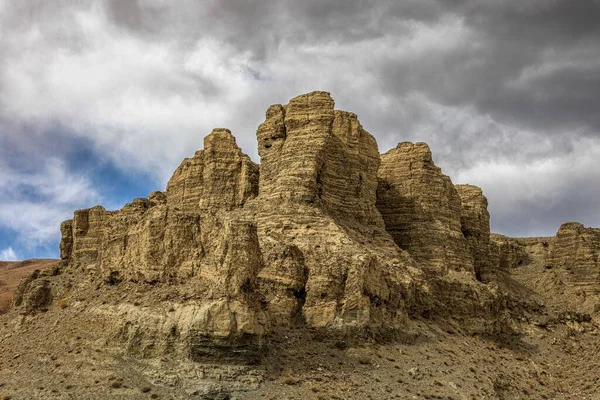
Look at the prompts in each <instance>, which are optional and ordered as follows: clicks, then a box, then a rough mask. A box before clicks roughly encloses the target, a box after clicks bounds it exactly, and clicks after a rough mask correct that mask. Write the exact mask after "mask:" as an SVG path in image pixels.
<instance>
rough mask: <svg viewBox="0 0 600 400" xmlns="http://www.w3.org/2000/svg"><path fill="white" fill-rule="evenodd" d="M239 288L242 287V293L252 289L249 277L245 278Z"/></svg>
mask: <svg viewBox="0 0 600 400" xmlns="http://www.w3.org/2000/svg"><path fill="white" fill-rule="evenodd" d="M240 289H242V293H250V292H251V291H252V283H250V279H246V280H245V281H244V283H242V286H240Z"/></svg>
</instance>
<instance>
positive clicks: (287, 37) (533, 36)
mask: <svg viewBox="0 0 600 400" xmlns="http://www.w3.org/2000/svg"><path fill="white" fill-rule="evenodd" d="M598 21H600V2H599V1H596V0H590V1H585V0H584V1H566V0H562V1H559V0H529V1H521V0H504V1H497V0H479V1H475V0H464V1H463V0H404V1H396V0H380V1H371V2H366V1H361V0H334V1H322V0H307V1H293V0H285V1H276V2H273V1H267V0H209V1H202V2H198V1H192V0H185V1H178V2H176V3H173V2H170V1H159V0H154V1H135V0H106V1H99V2H80V1H65V0H59V1H55V2H52V3H50V2H45V1H33V0H30V1H19V2H9V1H6V0H0V129H1V130H2V135H3V136H1V137H0V146H1V148H0V156H1V159H0V161H1V162H0V167H1V168H2V179H1V180H0V189H1V190H4V192H0V195H1V196H2V198H0V203H1V204H0V209H4V210H11V211H10V212H8V211H5V212H4V213H3V214H0V226H4V227H6V229H13V228H15V227H18V225H19V224H20V223H25V222H23V221H17V220H14V218H13V217H12V214H10V213H13V214H14V213H17V214H18V212H16V211H15V210H16V207H17V205H18V204H19V195H18V193H17V194H15V192H14V191H11V192H10V194H9V192H8V191H7V190H8V189H7V188H9V187H10V185H9V184H8V183H11V184H15V185H17V186H19V185H18V184H16V182H18V180H19V179H22V180H30V181H32V182H44V180H46V181H47V182H55V181H56V182H58V181H60V180H66V181H67V182H71V183H72V186H73V188H75V190H73V191H71V197H68V196H67V197H66V198H65V197H64V196H63V197H61V196H60V194H59V193H58V191H56V190H55V191H52V190H51V187H52V185H51V184H47V185H43V190H45V191H46V196H47V204H48V207H47V208H43V207H41V206H40V205H39V204H37V205H36V207H37V208H35V212H36V213H37V214H36V215H39V217H38V218H37V220H36V222H35V223H32V224H29V227H28V228H27V232H28V234H30V235H34V236H35V237H39V238H44V237H48V235H49V234H50V233H49V231H48V230H47V229H46V228H45V227H44V225H45V224H46V225H47V224H48V223H49V221H50V220H51V217H50V216H51V215H52V212H54V211H56V210H59V211H60V212H64V210H65V207H67V206H68V207H71V205H72V203H68V201H72V200H73V199H74V198H75V197H76V196H83V197H85V193H88V192H89V193H90V195H89V196H88V197H87V198H88V200H90V201H91V200H94V199H98V198H100V197H101V194H98V193H97V192H96V191H95V190H94V189H93V188H94V187H95V186H94V185H96V184H97V182H98V180H99V179H100V178H99V177H98V176H97V175H94V174H93V173H92V172H91V170H90V169H89V168H87V169H86V168H84V169H85V170H78V169H77V166H76V165H74V164H73V160H75V161H76V160H77V155H78V154H80V155H81V154H84V153H85V152H84V153H82V152H78V151H77V147H78V146H83V147H84V148H85V149H87V150H86V151H89V152H91V153H90V154H93V157H92V158H91V159H92V160H93V161H94V162H98V163H104V164H105V165H110V166H111V168H109V169H110V171H109V170H106V171H105V172H106V174H108V175H110V176H111V177H113V178H114V180H115V181H118V182H126V183H127V182H128V180H127V179H129V178H127V176H132V175H135V174H141V175H142V176H144V177H146V178H144V179H143V181H144V182H145V184H146V185H147V186H148V187H147V188H145V187H143V188H142V187H137V188H136V190H138V191H140V192H143V191H144V190H145V189H147V190H148V191H150V190H155V189H161V188H164V184H165V183H166V179H167V178H168V176H169V175H170V174H171V172H172V171H173V169H174V168H175V167H176V165H177V164H178V163H179V161H180V160H181V158H183V157H184V156H189V155H190V154H193V151H194V150H195V149H197V148H200V147H202V137H203V136H204V135H205V134H207V133H208V132H210V129H211V128H212V127H215V126H226V127H229V128H231V129H232V131H233V132H234V134H235V135H236V136H237V141H238V144H239V145H240V146H241V147H242V148H243V149H244V151H246V152H247V153H249V154H250V155H251V156H252V157H253V158H254V159H257V154H256V141H255V135H254V134H255V129H256V126H257V125H258V124H259V123H260V122H261V120H262V119H263V118H264V111H265V109H266V108H267V106H268V105H269V104H272V103H276V102H278V103H283V102H286V101H287V100H288V99H289V98H290V97H292V96H294V95H297V94H299V93H302V92H307V91H311V90H328V91H330V92H331V93H332V96H333V97H334V98H335V100H336V106H337V107H338V108H343V109H348V110H350V111H354V112H356V113H357V114H358V115H359V117H360V119H361V122H362V124H363V125H364V126H365V128H366V129H368V130H369V131H370V132H371V133H373V134H374V135H375V136H376V137H377V139H378V142H379V145H380V149H381V150H382V151H385V150H387V149H389V148H390V147H392V146H394V145H395V144H396V143H398V142H400V141H403V140H412V141H426V142H428V143H429V144H430V146H431V148H432V150H433V152H434V158H435V160H436V162H437V163H438V164H439V165H441V166H442V168H443V169H444V171H445V172H446V173H447V174H449V175H450V176H451V177H452V178H453V180H454V181H455V182H461V183H462V182H468V183H473V184H478V185H480V186H482V187H483V189H484V192H485V193H486V194H487V195H488V197H489V201H490V211H491V213H492V223H493V228H494V229H496V230H499V231H501V232H502V233H507V234H519V235H523V234H530V233H531V234H542V233H543V234H551V233H553V231H555V230H556V229H557V228H558V224H559V222H562V220H564V219H579V220H581V221H582V222H584V223H585V224H588V225H600V207H599V206H598V204H597V201H595V199H597V198H598V197H599V195H600V193H599V191H598V190H597V189H595V188H597V187H600V172H598V171H597V168H596V167H595V160H596V159H598V157H600V113H598V112H597V111H596V109H597V102H598V98H599V96H600V46H598V45H597V43H600V24H599V23H598ZM85 154H87V153H85ZM24 158H26V159H27V161H28V163H23V162H22V160H23V159H24ZM84 164H85V163H83V164H81V165H84ZM86 165H87V164H86ZM113 167H114V168H113ZM153 180H154V181H157V182H153ZM123 186H127V184H124V185H123ZM20 187H21V188H25V189H27V185H20ZM59 188H60V189H61V190H66V188H65V186H64V185H63V186H59ZM25 189H24V190H25ZM27 190H29V189H27ZM127 194H129V193H127ZM9 195H10V198H9ZM42 195H43V193H42ZM20 196H21V197H23V199H21V200H22V203H23V204H24V206H23V207H22V208H23V209H25V208H24V207H31V205H30V203H31V202H30V200H31V199H27V196H26V194H24V193H21V195H20ZM36 196H38V194H36ZM66 200H68V201H66ZM120 200H121V199H118V200H117V199H116V198H115V193H110V194H109V195H108V197H107V198H106V201H108V202H111V201H113V203H115V204H116V203H119V202H120ZM11 232H12V231H11ZM0 236H1V235H0ZM40 240H42V239H40ZM1 243H4V242H1ZM2 246H4V245H2ZM2 246H0V247H2ZM3 250H4V249H1V248H0V251H3Z"/></svg>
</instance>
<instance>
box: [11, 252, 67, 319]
mask: <svg viewBox="0 0 600 400" xmlns="http://www.w3.org/2000/svg"><path fill="white" fill-rule="evenodd" d="M58 261H59V260H53V259H33V260H25V261H0V313H4V312H6V311H7V310H8V309H9V308H10V305H11V303H12V294H13V292H14V291H15V289H16V288H17V286H18V285H19V282H21V280H22V279H23V278H25V277H26V276H27V275H29V274H31V273H32V272H33V271H35V270H36V269H39V270H42V269H46V268H48V267H52V266H54V265H56V263H58Z"/></svg>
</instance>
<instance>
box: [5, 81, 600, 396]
mask: <svg viewBox="0 0 600 400" xmlns="http://www.w3.org/2000/svg"><path fill="white" fill-rule="evenodd" d="M257 140H258V152H259V155H260V165H258V164H255V163H254V162H253V161H252V160H251V159H250V158H249V157H248V156H247V155H245V154H244V153H243V152H242V151H241V149H240V148H239V147H238V146H237V144H236V141H235V138H234V136H233V135H232V134H231V132H230V131H229V130H227V129H223V128H218V129H215V130H213V132H212V133H210V134H209V135H208V136H207V137H206V138H205V139H204V149H203V150H199V151H197V152H196V153H195V154H194V155H193V156H192V157H190V158H187V159H185V160H184V161H183V162H182V163H181V165H180V166H179V167H178V168H177V170H176V171H175V172H174V174H173V176H172V178H171V179H170V180H169V182H168V185H167V188H166V191H164V192H161V191H156V192H152V193H151V194H150V195H149V196H148V198H147V199H135V200H134V201H133V202H132V203H130V204H127V205H126V206H125V207H123V209H121V210H117V211H108V210H106V209H104V208H103V207H101V206H96V207H92V208H90V209H85V210H78V211H75V213H74V216H73V219H71V220H68V221H65V222H64V223H63V224H62V225H61V227H60V230H61V233H62V240H61V243H60V254H61V259H62V261H61V262H60V264H58V265H57V266H56V267H55V268H51V269H49V270H46V271H42V272H36V273H34V274H32V275H30V276H29V277H28V278H27V279H25V280H24V281H23V282H22V283H21V284H20V286H19V288H17V290H16V292H15V296H14V305H15V307H14V309H13V310H12V311H11V312H10V313H9V314H7V315H6V316H4V317H3V320H2V321H3V328H2V329H3V331H2V333H3V334H4V336H2V337H3V339H0V347H2V348H3V352H2V354H3V355H4V356H3V357H5V358H4V359H3V360H2V362H3V364H2V365H5V367H3V369H4V370H3V371H2V373H3V374H4V373H5V374H4V376H11V378H10V379H9V380H6V379H5V378H2V379H4V380H3V381H0V389H2V390H4V391H6V392H7V393H10V394H9V395H8V396H9V397H10V396H14V398H19V396H21V397H22V398H69V397H72V396H75V398H97V396H101V397H102V396H104V397H106V396H109V397H111V398H148V397H150V396H156V397H152V398H158V397H161V398H162V396H167V395H168V396H170V397H173V398H189V396H196V397H197V398H207V399H213V398H214V399H217V398H219V399H227V398H230V397H231V398H234V397H235V398H269V397H270V398H300V397H303V398H306V397H307V396H308V397H309V398H321V399H322V398H333V399H335V398H337V399H340V398H357V399H358V398H380V399H384V398H393V397H396V398H457V399H462V398H570V397H560V396H562V395H563V394H564V395H565V396H567V395H568V396H570V395H572V394H573V393H575V392H573V389H572V385H567V386H566V387H563V386H562V385H560V384H557V380H558V379H559V378H558V376H559V375H560V374H561V373H562V371H563V370H562V369H561V368H570V367H571V364H568V363H565V362H564V360H563V359H560V360H549V359H545V358H544V355H543V354H542V353H540V352H542V351H544V352H551V351H553V349H554V350H557V349H555V348H553V347H552V346H553V344H556V343H561V346H563V347H561V349H564V348H566V347H565V346H568V345H569V342H565V343H563V341H564V338H563V336H564V335H567V336H565V337H572V333H573V332H577V334H581V335H583V337H584V339H582V340H581V341H580V342H581V347H580V349H581V350H582V351H587V347H586V346H587V344H586V343H588V342H586V341H585V340H587V339H585V338H588V336H585V335H588V334H589V335H592V334H594V335H595V334H597V333H598V330H597V328H596V325H595V321H596V313H597V312H598V310H599V309H600V306H599V305H598V304H600V302H599V301H598V299H597V296H598V293H600V285H599V282H598V265H597V263H598V253H599V251H600V234H599V233H598V232H599V231H598V230H594V229H590V228H584V227H583V226H581V225H580V224H576V223H568V224H565V225H563V227H561V229H560V230H559V232H558V234H557V236H556V238H543V239H538V238H532V239H519V238H508V237H505V236H501V235H493V234H490V224H489V218H490V216H489V213H488V210H487V199H486V198H485V196H484V194H483V192H482V190H481V189H480V188H477V187H475V186H472V185H454V184H453V182H452V181H451V179H450V177H448V176H446V175H444V174H443V173H442V171H441V169H440V168H439V167H437V166H436V165H435V164H434V162H433V159H432V154H431V151H430V149H429V147H428V146H427V145H426V144H424V143H408V142H403V143H400V144H398V146H397V147H396V148H394V149H391V150H390V151H388V152H387V153H385V154H380V153H379V149H378V147H377V143H376V141H375V139H374V137H373V136H372V135H371V134H370V133H369V132H367V131H366V130H365V129H364V128H363V127H362V125H361V124H360V122H359V120H358V118H357V116H356V115H355V114H353V113H350V112H346V111H340V110H336V109H335V108H334V102H333V99H332V98H331V97H330V95H329V93H326V92H313V93H309V94H305V95H301V96H298V97H295V98H293V99H291V100H290V101H289V103H288V104H286V105H273V106H271V107H269V109H268V110H267V112H266V116H265V121H264V122H263V123H262V124H261V125H260V126H259V127H258V129H257ZM569 324H570V325H569ZM44 331H45V332H47V333H46V334H44V335H40V334H39V332H44ZM568 335H571V336H568ZM0 336H1V335H0ZM550 339H551V340H553V341H554V342H552V343H551V342H548V340H550ZM25 343H28V344H25ZM24 346H25V347H24ZM50 348H53V349H54V350H51V351H50V350H49V349H50ZM9 349H10V351H9ZM580 349H577V351H579V350H580ZM574 351H575V350H574ZM66 354H75V358H74V360H76V361H75V362H76V363H77V366H78V367H77V368H72V367H71V366H69V367H65V366H64V364H63V363H64V361H60V360H63V359H64V357H67V356H66ZM11 357H12V358H11ZM515 357H518V358H515ZM584 359H585V360H587V359H586V358H580V359H579V360H584ZM49 360H50V361H49ZM57 360H58V361H57ZM523 360H526V361H528V362H527V363H521V361H523ZM588 361H590V360H588ZM595 361H597V360H594V359H592V360H591V361H590V362H595ZM567 365H568V366H567ZM6 366H7V367H6ZM23 368H27V370H28V371H30V372H29V374H33V375H36V376H38V377H42V376H43V377H44V378H40V379H41V381H40V382H43V383H41V384H40V385H39V387H37V388H28V389H26V388H24V386H23V385H22V383H23V382H25V381H26V380H27V373H24V372H23ZM56 374H59V375H60V374H62V375H60V376H63V377H62V378H60V379H59V380H58V382H59V383H58V386H57V383H56V381H55V380H54V379H52V378H48V377H49V376H57V375H56ZM343 376H346V377H347V379H343V378H342V377H343ZM524 376H526V377H528V378H527V379H523V377H524ZM75 377H77V378H76V379H75V380H73V379H74V378H75ZM338 378H339V380H338ZM106 380H108V381H109V384H106ZM579 381H580V382H584V381H585V385H586V387H585V388H584V389H581V390H580V391H579V392H577V393H579V394H582V395H583V394H586V393H593V392H594V391H595V390H596V389H598V388H599V387H600V384H599V383H598V382H597V381H593V380H591V381H587V377H584V378H581V379H579ZM67 382H77V383H67ZM575 382H578V381H575ZM61 385H62V386H61ZM282 385H283V386H282ZM67 386H69V387H67ZM359 388H360V389H359ZM146 389H147V390H146ZM578 390H579V389H578ZM95 396H96V397H95ZM236 396H237V397H236ZM440 396H441V397H440Z"/></svg>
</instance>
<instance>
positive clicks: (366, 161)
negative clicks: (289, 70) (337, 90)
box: [257, 92, 383, 227]
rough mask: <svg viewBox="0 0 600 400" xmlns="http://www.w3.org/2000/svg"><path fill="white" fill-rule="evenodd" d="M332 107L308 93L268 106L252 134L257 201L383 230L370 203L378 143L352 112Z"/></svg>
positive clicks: (326, 98) (319, 96) (328, 98)
mask: <svg viewBox="0 0 600 400" xmlns="http://www.w3.org/2000/svg"><path fill="white" fill-rule="evenodd" d="M333 106H334V103H333V99H332V98H331V96H330V95H329V93H326V92H313V93H309V94H306V95H302V96H298V97H295V98H293V99H292V100H290V102H289V104H288V105H286V106H282V105H273V106H271V107H269V109H268V110H267V113H266V120H265V122H263V123H262V124H261V125H260V126H259V127H258V131H257V139H258V143H259V148H258V152H259V155H260V158H261V167H260V196H261V199H263V200H269V201H285V202H286V204H289V205H291V204H292V203H294V204H303V205H315V206H316V207H317V208H320V209H322V210H323V211H324V212H326V213H327V214H330V215H332V216H334V217H336V218H338V219H340V220H346V222H348V223H354V222H358V223H359V224H360V225H369V224H374V225H378V226H379V227H382V226H383V224H382V221H381V216H380V215H379V213H378V212H377V209H376V208H375V205H374V204H375V200H376V188H377V177H376V174H377V169H378V168H379V151H378V149H377V142H376V141H375V138H373V136H372V135H371V134H369V133H368V132H367V131H365V130H364V129H363V127H362V126H361V125H360V122H359V121H358V118H357V117H356V115H355V114H352V113H349V112H345V111H339V110H334V107H333Z"/></svg>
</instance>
